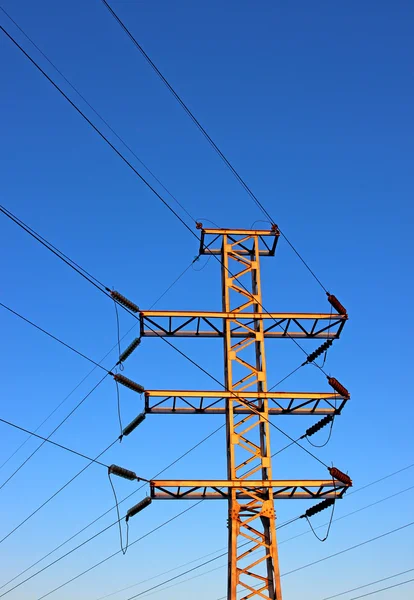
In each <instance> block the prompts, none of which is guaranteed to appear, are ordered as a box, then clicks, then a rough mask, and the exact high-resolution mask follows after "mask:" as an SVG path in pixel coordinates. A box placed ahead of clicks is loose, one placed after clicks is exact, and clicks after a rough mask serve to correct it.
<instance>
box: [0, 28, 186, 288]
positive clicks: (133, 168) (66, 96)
mask: <svg viewBox="0 0 414 600" xmlns="http://www.w3.org/2000/svg"><path fill="white" fill-rule="evenodd" d="M0 29H1V31H3V33H4V34H5V35H6V36H7V37H8V38H9V40H10V41H11V42H13V44H14V45H15V46H16V47H17V48H19V50H20V51H21V52H22V53H23V54H24V55H25V56H26V58H28V59H29V60H30V62H31V63H32V64H33V65H34V66H35V67H36V69H38V70H39V71H40V72H41V73H42V75H43V76H44V77H46V79H47V80H48V81H49V83H51V84H52V85H53V87H54V88H55V89H56V90H57V91H58V92H59V93H60V94H61V95H62V96H63V97H64V98H65V99H66V100H67V101H68V102H69V104H70V105H71V106H72V107H73V108H74V109H75V110H76V112H77V113H79V114H80V115H81V117H82V118H83V119H84V120H85V121H86V122H87V123H88V124H89V126H90V127H92V129H93V130H94V131H96V133H97V134H98V135H99V136H100V137H101V138H102V139H103V140H104V141H105V142H106V143H107V144H108V146H110V148H112V150H113V151H114V152H115V153H116V154H117V155H118V156H119V158H120V159H121V160H122V161H123V162H124V163H125V164H126V165H128V167H129V168H130V169H131V170H132V171H133V172H134V173H135V174H136V175H137V177H139V178H140V179H141V181H142V182H143V183H145V185H146V186H147V187H148V188H149V189H150V190H151V191H152V192H153V194H155V195H156V196H157V198H158V199H159V200H161V202H162V203H163V204H164V206H165V207H166V208H168V210H169V211H170V212H172V213H173V214H174V215H175V217H176V218H177V219H178V220H179V221H181V223H182V224H183V225H184V227H185V228H186V229H188V230H189V231H190V232H191V233H192V234H193V231H192V230H191V228H190V227H189V226H188V225H187V223H186V222H185V221H184V220H183V219H182V218H181V217H180V215H179V214H178V213H177V212H176V211H175V210H174V209H173V208H172V207H171V206H170V205H169V204H168V202H167V201H166V200H164V198H163V197H162V196H161V194H159V193H158V192H157V190H156V189H155V188H154V187H153V186H152V185H151V184H150V183H148V181H146V179H145V178H144V177H143V176H142V175H141V174H140V173H139V171H137V169H136V168H135V167H134V166H133V164H132V163H131V162H130V161H129V160H128V159H127V158H125V156H124V155H123V154H122V153H121V152H120V151H119V150H118V149H117V148H116V146H114V144H112V142H110V141H109V139H108V138H107V137H106V136H105V135H104V134H103V133H102V132H101V131H100V130H99V129H98V127H97V126H96V125H94V123H93V122H92V121H91V120H90V119H89V117H87V116H86V115H85V113H84V112H82V110H81V109H80V108H79V107H78V106H76V104H75V103H74V102H73V101H72V100H71V99H70V98H69V96H68V95H67V94H65V92H64V91H63V90H62V89H61V88H60V87H59V86H58V85H57V83H55V82H54V81H53V79H52V78H51V77H49V75H48V74H47V73H46V71H44V70H43V69H42V67H41V66H40V65H39V64H38V63H37V62H36V61H35V60H34V59H33V58H32V57H31V56H30V54H28V53H27V52H26V51H25V50H24V48H23V47H22V46H20V44H19V43H18V42H17V41H16V40H15V39H14V38H13V37H12V35H10V33H9V32H8V31H7V30H6V29H5V28H4V27H3V25H0ZM62 260H63V259H62ZM71 266H72V268H75V267H74V266H73V265H71ZM83 276H84V277H86V276H85V275H83ZM95 285H96V284H95ZM97 287H98V286H97Z"/></svg>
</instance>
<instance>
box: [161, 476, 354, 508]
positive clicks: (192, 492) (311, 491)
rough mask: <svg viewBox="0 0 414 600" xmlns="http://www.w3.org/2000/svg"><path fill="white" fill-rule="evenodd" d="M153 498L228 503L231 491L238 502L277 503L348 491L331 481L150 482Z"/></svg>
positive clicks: (317, 498)
mask: <svg viewBox="0 0 414 600" xmlns="http://www.w3.org/2000/svg"><path fill="white" fill-rule="evenodd" d="M150 486H151V497H152V498H154V499H157V500H174V499H175V500H177V499H180V500H228V498H229V497H230V494H231V491H232V490H233V491H234V496H235V497H236V499H237V500H255V499H257V501H258V502H261V503H263V500H264V499H266V498H268V497H269V494H270V497H271V498H273V499H274V500H283V499H285V500H292V499H296V500H324V499H326V498H334V499H340V498H342V496H343V495H344V494H345V492H346V491H347V489H348V487H349V486H347V485H346V484H344V483H342V482H341V481H338V480H332V479H316V480H313V479H305V480H301V479H299V480H256V481H255V480H252V479H249V480H241V479H237V480H233V481H229V480H226V479H217V480H204V481H203V480H201V481H200V480H179V481H177V480H157V481H151V482H150Z"/></svg>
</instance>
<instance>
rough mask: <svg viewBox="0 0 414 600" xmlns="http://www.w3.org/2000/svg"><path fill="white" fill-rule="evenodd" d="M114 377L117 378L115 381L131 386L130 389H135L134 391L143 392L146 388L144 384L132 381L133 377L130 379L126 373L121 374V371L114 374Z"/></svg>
mask: <svg viewBox="0 0 414 600" xmlns="http://www.w3.org/2000/svg"><path fill="white" fill-rule="evenodd" d="M114 379H115V381H117V382H118V383H121V384H122V385H124V386H125V387H127V388H129V389H130V390H134V392H138V394H142V393H143V392H144V391H145V390H144V388H143V387H142V385H139V383H135V381H132V379H128V377H125V376H124V375H121V374H120V373H116V374H115V375H114Z"/></svg>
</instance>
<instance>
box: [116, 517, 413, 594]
mask: <svg viewBox="0 0 414 600" xmlns="http://www.w3.org/2000/svg"><path fill="white" fill-rule="evenodd" d="M411 525H414V521H413V522H411V523H406V524H405V525H402V526H401V527H397V528H396V529H392V530H391V531H387V532H386V533H383V534H381V535H379V536H377V537H374V538H371V539H369V540H366V541H364V542H361V543H360V544H356V545H355V546H350V547H349V548H345V549H344V550H341V551H340V552H335V554H330V555H329V556H325V557H324V558H321V559H319V560H316V561H314V562H313V563H309V564H307V565H303V566H301V567H298V568H297V569H293V570H292V571H288V572H287V573H282V575H281V577H285V576H286V575H290V574H291V573H296V572H297V571H301V570H302V569H306V568H307V567H310V566H313V565H315V564H317V563H320V562H324V561H325V560H328V559H329V558H334V557H336V556H338V555H340V554H344V553H345V552H349V551H351V550H355V549H356V548H359V547H360V546H363V545H365V544H369V543H371V542H374V541H376V540H379V539H380V538H383V537H385V536H387V535H391V534H392V533H395V532H397V531H400V530H402V529H405V528H406V527H410V526H411ZM223 566H225V565H223ZM411 581H414V579H413V580H412V579H410V580H408V581H406V582H402V584H396V585H395V586H390V587H389V588H382V589H381V590H376V591H375V592H369V593H368V594H363V595H362V596H355V597H354V598H349V600H357V598H364V597H365V596H370V595H372V594H376V593H377V592H381V591H383V590H386V589H391V588H393V587H398V585H403V584H404V583H409V582H411ZM259 585H260V584H259ZM225 598H227V596H222V597H221V598H217V600H225ZM128 600H129V599H128Z"/></svg>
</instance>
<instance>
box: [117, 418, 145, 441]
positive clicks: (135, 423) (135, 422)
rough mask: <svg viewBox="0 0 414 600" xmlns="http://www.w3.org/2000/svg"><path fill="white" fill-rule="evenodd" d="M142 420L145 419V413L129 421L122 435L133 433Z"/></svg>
mask: <svg viewBox="0 0 414 600" xmlns="http://www.w3.org/2000/svg"><path fill="white" fill-rule="evenodd" d="M144 419H145V413H144V412H143V413H141V414H140V415H138V416H137V417H135V419H134V420H133V421H131V423H130V424H129V425H127V426H126V427H125V428H124V430H123V432H122V435H129V434H130V433H132V432H133V431H134V429H136V428H137V427H138V425H140V424H141V423H142V421H143V420H144Z"/></svg>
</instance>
